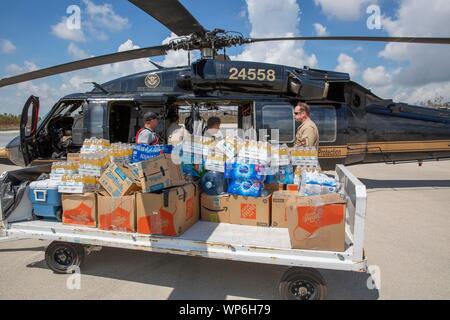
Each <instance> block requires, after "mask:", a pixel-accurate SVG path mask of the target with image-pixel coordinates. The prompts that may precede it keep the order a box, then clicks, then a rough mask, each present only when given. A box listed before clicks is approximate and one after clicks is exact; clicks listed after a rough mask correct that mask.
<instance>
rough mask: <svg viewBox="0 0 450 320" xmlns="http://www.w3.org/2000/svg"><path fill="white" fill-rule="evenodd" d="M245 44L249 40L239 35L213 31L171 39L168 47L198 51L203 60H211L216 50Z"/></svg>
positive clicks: (217, 30) (220, 30) (219, 30)
mask: <svg viewBox="0 0 450 320" xmlns="http://www.w3.org/2000/svg"><path fill="white" fill-rule="evenodd" d="M245 43H250V39H247V38H245V37H244V36H243V35H242V34H240V33H236V32H232V31H225V30H222V29H214V30H212V31H207V32H198V33H193V34H191V35H189V36H184V37H179V38H176V39H173V40H171V41H170V42H169V46H170V48H171V49H172V50H187V51H190V50H200V51H201V53H202V57H203V58H206V59H208V58H209V59H212V58H214V56H215V55H216V52H217V50H220V49H224V48H229V47H234V46H238V45H242V44H245Z"/></svg>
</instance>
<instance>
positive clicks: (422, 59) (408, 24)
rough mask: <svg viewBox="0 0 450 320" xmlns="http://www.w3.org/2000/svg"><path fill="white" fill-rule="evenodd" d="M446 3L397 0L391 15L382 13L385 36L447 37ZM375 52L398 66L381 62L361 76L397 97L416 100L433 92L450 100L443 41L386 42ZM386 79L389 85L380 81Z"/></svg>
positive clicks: (449, 52)
mask: <svg viewBox="0 0 450 320" xmlns="http://www.w3.org/2000/svg"><path fill="white" fill-rule="evenodd" d="M449 16H450V6H449V4H448V1H446V0H429V1H420V0H401V1H400V3H399V7H398V10H397V12H396V13H395V16H394V17H383V19H382V25H383V28H384V29H385V30H386V31H387V33H388V34H389V36H393V37H396V36H419V37H420V36H423V37H448V36H449V35H450V32H449V29H448V17H449ZM379 56H380V57H382V58H384V59H386V60H390V61H393V62H397V63H399V64H400V65H401V66H402V68H401V69H400V68H399V69H392V68H391V69H388V68H386V67H382V68H383V69H381V66H379V67H377V68H372V69H370V72H369V71H368V70H366V71H367V74H366V72H365V73H364V74H365V75H366V77H365V78H364V77H363V78H364V80H365V81H366V82H367V83H368V84H369V85H373V86H375V88H374V92H375V93H376V92H377V90H382V91H383V92H385V94H386V96H387V97H394V99H397V101H405V102H409V103H417V102H418V101H424V100H428V99H430V100H433V99H434V98H435V97H436V96H442V97H444V100H445V101H450V91H449V83H450V63H449V62H448V57H449V56H450V47H449V46H446V45H426V44H398V43H389V44H387V45H386V46H385V48H384V49H383V50H382V51H381V52H380V53H379ZM383 79H384V80H389V81H390V82H391V83H392V85H391V86H387V87H386V86H384V87H377V86H381V85H383V84H384V83H385V82H386V81H383Z"/></svg>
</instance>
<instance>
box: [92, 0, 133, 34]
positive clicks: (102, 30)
mask: <svg viewBox="0 0 450 320" xmlns="http://www.w3.org/2000/svg"><path fill="white" fill-rule="evenodd" d="M83 3H84V4H85V6H86V10H85V11H86V21H85V22H84V24H85V26H86V28H87V30H88V31H89V35H91V36H92V37H94V38H95V39H97V40H100V41H105V40H108V32H109V33H111V32H118V31H121V30H123V29H125V28H127V27H129V21H128V19H127V18H125V17H121V16H120V15H118V14H116V13H115V11H114V9H113V6H112V5H111V4H107V3H105V4H101V5H96V4H95V3H94V2H93V1H91V0H83Z"/></svg>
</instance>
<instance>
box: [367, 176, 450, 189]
mask: <svg viewBox="0 0 450 320" xmlns="http://www.w3.org/2000/svg"><path fill="white" fill-rule="evenodd" d="M359 180H360V181H361V182H362V183H363V184H364V185H365V186H366V188H367V189H379V188H380V189H382V188H394V189H395V188H450V180H374V179H364V178H361V179H359Z"/></svg>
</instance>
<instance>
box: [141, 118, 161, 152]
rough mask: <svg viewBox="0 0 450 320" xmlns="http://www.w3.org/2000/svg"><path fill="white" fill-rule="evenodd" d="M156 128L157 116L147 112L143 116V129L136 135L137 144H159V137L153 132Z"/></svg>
mask: <svg viewBox="0 0 450 320" xmlns="http://www.w3.org/2000/svg"><path fill="white" fill-rule="evenodd" d="M157 126H158V116H157V115H156V113H154V112H147V113H146V114H145V115H144V128H141V129H139V131H138V132H137V134H136V143H137V144H148V145H151V146H153V145H156V144H159V137H158V135H157V134H156V132H155V130H156V127H157Z"/></svg>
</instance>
